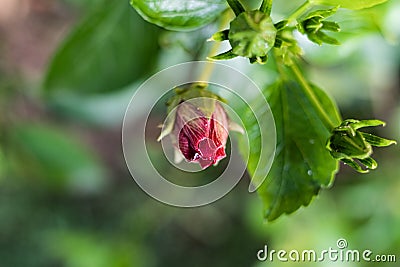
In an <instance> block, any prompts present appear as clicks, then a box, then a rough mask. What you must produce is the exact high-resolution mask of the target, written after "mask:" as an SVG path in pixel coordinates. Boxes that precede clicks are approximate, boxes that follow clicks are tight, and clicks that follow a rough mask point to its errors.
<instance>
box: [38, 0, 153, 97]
mask: <svg viewBox="0 0 400 267" xmlns="http://www.w3.org/2000/svg"><path fill="white" fill-rule="evenodd" d="M96 3H97V6H96V7H93V9H92V11H90V12H89V13H88V14H87V16H86V17H85V18H84V19H83V21H82V22H81V23H80V24H78V25H77V26H76V27H75V28H74V30H73V31H72V32H71V34H70V35H69V36H68V37H67V38H66V40H65V41H64V43H63V44H62V45H61V46H60V48H59V50H58V51H57V52H56V53H55V56H54V58H53V60H52V62H51V64H50V66H49V69H48V72H47V75H46V77H45V79H44V84H43V87H44V90H45V91H47V92H54V91H62V90H66V91H74V92H78V93H80V94H89V93H99V92H109V91H113V90H117V89H120V88H122V87H124V86H126V85H128V84H130V83H132V81H134V80H136V79H138V78H140V77H142V76H143V75H144V74H147V72H149V70H150V69H151V68H152V66H154V63H155V59H156V56H157V51H158V38H157V35H158V34H157V32H158V30H157V29H156V27H153V26H151V25H149V24H148V23H146V22H144V21H143V19H142V18H140V16H138V15H137V14H136V13H135V12H134V11H133V10H132V9H131V8H130V7H129V4H128V3H126V2H124V1H119V0H110V1H107V2H105V1H97V2H96Z"/></svg>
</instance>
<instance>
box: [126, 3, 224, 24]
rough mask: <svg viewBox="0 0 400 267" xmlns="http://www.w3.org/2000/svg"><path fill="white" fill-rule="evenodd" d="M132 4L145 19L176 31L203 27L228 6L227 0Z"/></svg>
mask: <svg viewBox="0 0 400 267" xmlns="http://www.w3.org/2000/svg"><path fill="white" fill-rule="evenodd" d="M131 5H132V6H133V7H134V8H135V9H136V10H137V11H138V13H139V14H140V15H141V16H142V17H143V18H144V19H145V20H147V21H149V22H151V23H154V24H156V25H158V26H161V27H163V28H165V29H168V30H175V31H190V30H195V29H198V28H200V27H203V26H205V25H207V24H209V23H211V22H212V21H213V20H215V19H216V18H217V17H218V16H219V15H220V14H221V13H222V12H223V11H224V10H225V9H226V8H227V5H226V1H225V0H190V1H182V0H161V1H154V0H131Z"/></svg>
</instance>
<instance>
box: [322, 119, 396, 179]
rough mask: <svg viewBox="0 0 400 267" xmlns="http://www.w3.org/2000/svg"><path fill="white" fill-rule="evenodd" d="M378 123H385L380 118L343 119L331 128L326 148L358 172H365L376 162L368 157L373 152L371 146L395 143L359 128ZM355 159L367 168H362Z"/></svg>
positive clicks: (375, 165)
mask: <svg viewBox="0 0 400 267" xmlns="http://www.w3.org/2000/svg"><path fill="white" fill-rule="evenodd" d="M379 125H385V123H384V122H383V121H380V120H361V121H359V120H354V119H347V120H344V121H343V122H342V123H341V124H340V125H339V126H338V127H336V128H335V129H333V131H332V135H331V137H330V138H329V139H328V142H327V148H328V150H329V152H330V153H331V155H332V156H333V157H334V158H336V159H339V160H341V161H343V162H344V163H346V164H347V165H349V166H351V167H352V168H354V169H355V170H356V171H358V172H361V173H365V172H368V169H376V168H377V167H378V163H377V162H376V161H375V160H374V159H373V158H371V157H370V156H371V154H372V152H373V151H372V146H377V147H384V146H390V145H392V144H396V141H394V140H389V139H385V138H382V137H379V136H376V135H372V134H369V133H364V132H361V131H359V129H360V128H364V127H370V126H379ZM355 160H357V161H358V163H361V164H362V165H364V166H365V167H366V168H367V169H363V168H362V167H361V166H360V164H358V163H357V162H356V161H355Z"/></svg>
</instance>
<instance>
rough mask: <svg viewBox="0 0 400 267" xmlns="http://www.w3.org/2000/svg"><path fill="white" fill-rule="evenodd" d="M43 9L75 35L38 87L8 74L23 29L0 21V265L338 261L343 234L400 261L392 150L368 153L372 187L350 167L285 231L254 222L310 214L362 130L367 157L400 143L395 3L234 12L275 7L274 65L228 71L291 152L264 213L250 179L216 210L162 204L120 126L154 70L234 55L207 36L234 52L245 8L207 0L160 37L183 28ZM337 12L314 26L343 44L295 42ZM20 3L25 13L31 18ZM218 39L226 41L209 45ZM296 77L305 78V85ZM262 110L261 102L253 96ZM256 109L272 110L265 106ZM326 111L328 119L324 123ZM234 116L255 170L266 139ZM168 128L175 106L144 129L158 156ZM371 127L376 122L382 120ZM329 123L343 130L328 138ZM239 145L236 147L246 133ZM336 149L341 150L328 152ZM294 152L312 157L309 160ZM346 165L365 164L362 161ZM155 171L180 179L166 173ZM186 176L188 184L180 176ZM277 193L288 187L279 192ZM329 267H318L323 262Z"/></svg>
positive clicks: (128, 11)
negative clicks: (323, 13)
mask: <svg viewBox="0 0 400 267" xmlns="http://www.w3.org/2000/svg"><path fill="white" fill-rule="evenodd" d="M8 2H10V3H12V1H8ZM30 2H32V3H33V2H35V1H30ZM38 2H40V3H36V2H35V4H32V6H31V7H32V10H36V9H40V8H42V5H43V3H50V4H53V3H54V7H55V9H56V10H57V12H61V14H62V15H61V16H59V17H61V18H62V19H65V20H67V21H68V22H69V20H70V19H71V13H70V12H72V14H73V16H72V17H73V18H75V17H78V23H76V24H75V25H73V26H71V27H72V31H71V33H70V34H69V35H68V36H67V37H66V39H65V40H64V41H63V42H62V43H61V44H60V46H59V47H58V48H57V49H56V51H55V53H54V56H53V59H52V62H51V63H50V64H49V66H48V70H47V71H46V72H45V73H44V74H43V83H42V84H39V83H38V81H37V80H35V79H32V77H31V76H29V75H24V73H23V72H21V70H19V69H18V70H16V69H15V67H14V66H9V65H5V64H7V58H9V57H10V56H12V55H13V54H14V53H15V50H14V49H15V48H17V47H18V46H19V44H18V45H15V43H12V45H13V46H12V48H13V49H7V48H9V47H7V46H6V44H7V42H8V39H7V38H10V37H9V36H5V35H3V32H4V31H6V30H7V29H8V30H10V31H11V32H13V33H14V34H16V33H18V32H17V31H16V30H15V28H14V27H15V25H14V26H13V25H12V24H11V23H10V24H8V23H7V24H4V25H6V26H7V27H4V28H3V27H2V29H1V31H0V36H1V38H2V43H1V45H0V55H1V58H2V59H4V60H1V61H0V111H1V112H0V113H1V115H0V219H1V220H0V259H1V261H0V265H1V266H16V267H19V266H21V267H22V266H32V267H39V266H40V267H47V266H49V267H50V266H67V267H68V266H71V267H72V266H73V267H76V266H118V267H131V266H150V267H151V266H157V267H158V266H187V265H190V266H207V265H209V266H222V267H224V266H226V267H228V266H229V267H231V266H254V267H260V266H265V265H266V266H269V265H270V263H268V262H266V263H265V264H264V263H261V262H258V261H257V259H256V253H257V251H258V250H259V249H261V248H262V247H263V246H264V245H268V248H271V249H281V248H283V249H288V250H291V249H297V250H301V249H310V248H326V249H328V247H335V242H336V240H337V239H338V238H339V237H344V238H346V239H347V240H348V242H349V247H351V248H352V249H364V248H367V249H371V250H372V251H373V252H374V253H382V254H396V255H400V254H399V253H400V249H399V248H400V228H399V227H398V226H399V225H400V216H399V209H398V203H399V202H400V191H399V190H400V183H399V179H398V176H399V175H398V174H399V173H400V169H399V164H398V162H399V160H400V158H399V155H400V154H399V151H398V146H391V147H389V148H387V149H385V150H380V149H376V151H375V149H374V152H375V153H376V154H374V158H375V159H377V161H378V162H379V168H378V169H377V170H375V171H371V172H369V173H368V174H366V175H356V174H357V173H356V172H354V171H353V170H352V169H351V168H347V167H344V168H342V169H341V172H339V173H338V174H336V181H335V186H334V187H333V188H331V189H330V190H319V191H320V195H319V196H318V201H315V202H314V203H313V205H310V206H309V207H307V209H305V210H302V211H301V212H296V213H293V214H292V215H291V216H281V217H280V219H279V220H277V221H276V222H275V223H268V224H263V222H262V220H260V217H261V216H260V213H261V212H260V211H261V210H263V214H264V216H265V217H266V219H267V220H273V219H274V218H276V217H277V216H279V214H281V213H282V214H283V213H285V212H286V213H287V212H291V211H293V210H295V209H297V208H298V207H300V206H301V205H307V204H308V202H309V201H310V200H311V199H313V198H315V195H314V193H317V192H316V191H318V189H319V188H324V187H326V186H329V185H331V184H332V182H333V179H332V175H333V173H335V171H336V167H337V166H338V162H339V160H343V159H345V160H346V157H347V156H354V154H353V152H354V151H353V150H352V149H351V150H350V151H349V150H347V149H348V148H349V147H348V146H346V147H345V148H346V150H345V151H344V152H346V153H345V154H335V153H332V152H333V149H334V148H336V149H337V148H338V146H336V144H341V142H343V139H345V141H346V142H347V141H348V139H347V137H349V139H351V133H352V132H354V131H356V134H355V136H356V137H357V138H356V139H357V141H358V142H360V143H361V144H362V145H363V146H364V147H368V145H367V144H366V143H369V145H371V146H378V145H387V144H389V143H391V141H390V140H389V141H385V142H383V141H382V140H383V139H380V138H379V137H377V136H378V135H382V136H392V137H394V136H396V135H397V137H396V138H394V139H398V127H399V125H398V122H399V121H400V109H399V106H398V103H399V101H398V100H399V99H398V85H397V86H396V85H395V81H396V80H397V79H398V75H397V70H398V68H399V62H400V54H399V51H400V50H399V49H398V46H389V45H387V43H386V40H384V39H383V38H382V37H385V38H387V40H392V41H393V40H396V38H397V40H398V38H399V37H400V31H399V28H398V26H397V25H400V21H399V16H398V11H399V10H400V3H399V1H395V0H392V1H387V2H386V3H384V4H382V5H379V6H375V5H376V4H378V3H383V2H385V1H373V0H371V1H365V0H363V1H338V0H310V1H308V2H306V4H305V5H302V4H303V2H304V1H302V0H294V1H281V0H275V1H274V2H273V8H272V6H271V5H269V4H268V1H263V2H262V3H261V1H259V0H248V1H242V4H241V7H240V6H236V9H239V12H240V13H242V12H245V11H252V10H253V9H254V8H257V7H258V8H259V11H262V12H267V11H268V10H270V11H271V16H270V18H271V20H272V22H273V26H274V27H275V28H276V38H275V43H274V45H273V48H271V49H270V50H269V52H268V59H266V58H260V59H259V60H258V61H257V60H256V61H255V62H261V63H264V62H265V63H266V64H265V65H259V64H253V65H249V64H248V63H249V62H248V60H247V59H245V60H243V58H240V57H237V56H236V55H234V54H230V56H231V57H236V58H235V59H234V60H232V61H224V64H229V65H232V66H235V67H237V68H239V69H241V70H242V71H243V72H245V73H246V74H247V75H248V76H250V77H251V78H252V79H254V80H255V81H256V82H257V83H258V84H259V85H260V86H262V87H263V88H264V90H263V93H264V95H265V97H266V98H267V99H268V101H269V102H270V104H271V109H273V110H272V111H273V114H274V116H275V120H276V123H277V131H278V136H277V137H278V141H279V143H278V144H280V145H281V148H282V149H281V150H278V152H279V151H282V152H285V153H286V154H282V153H280V154H277V156H276V160H275V162H274V165H273V168H272V171H271V173H270V174H269V176H268V177H267V180H266V182H265V183H264V184H263V185H262V186H261V187H260V189H259V190H258V193H259V195H260V198H261V199H262V200H263V201H262V203H261V202H260V201H259V200H258V199H257V197H255V196H252V195H249V194H247V192H246V188H247V186H248V185H247V184H246V183H245V182H243V183H240V184H239V185H238V190H233V191H232V192H231V193H230V194H228V195H227V196H226V197H224V198H223V199H221V200H219V201H218V202H216V203H215V204H213V205H208V206H206V207H202V208H196V209H176V208H173V207H169V206H166V205H162V204H160V203H158V202H157V201H154V200H152V199H151V198H149V197H148V196H147V195H146V194H145V193H143V191H142V190H141V189H140V188H139V187H138V186H135V183H134V182H133V181H132V180H131V177H130V175H129V173H128V171H127V169H126V166H125V165H124V159H123V157H122V155H121V148H120V143H121V140H120V125H121V121H122V117H123V111H124V109H125V107H126V105H127V103H128V101H129V98H130V97H131V95H132V93H133V92H134V91H135V90H136V88H137V87H138V85H139V84H140V83H141V82H142V81H143V80H144V79H146V78H147V77H148V75H149V74H151V73H152V72H154V71H156V70H158V69H161V68H164V67H165V66H170V65H172V64H174V63H177V62H182V61H187V60H193V59H196V60H198V59H205V58H206V57H207V56H209V57H212V56H214V55H216V54H218V53H219V52H223V51H226V50H229V49H230V48H229V46H230V44H228V43H227V44H226V46H224V47H222V48H221V49H220V50H221V51H216V49H214V48H210V46H213V47H214V45H215V44H217V45H218V44H219V43H217V42H208V43H207V42H205V40H206V39H207V38H208V37H210V36H213V39H214V40H215V41H223V40H227V42H228V39H227V38H228V36H229V34H228V33H229V29H228V27H230V25H229V23H228V21H229V20H234V19H235V17H234V15H235V12H233V11H231V10H227V9H228V6H229V4H226V2H225V1H213V2H212V3H213V4H214V5H215V6H217V8H216V9H208V10H209V11H210V13H207V14H198V15H196V16H194V18H196V19H195V20H192V21H191V23H190V24H189V23H188V24H186V22H185V21H184V20H183V18H184V15H179V14H177V16H174V17H173V18H174V19H173V20H169V22H170V21H175V19H176V18H177V19H179V20H180V21H178V22H177V24H173V23H172V24H171V25H169V26H167V25H161V26H163V27H164V28H167V27H169V28H170V29H179V31H182V30H183V32H175V31H169V30H165V29H162V28H158V27H156V26H154V25H150V23H148V22H146V21H144V20H143V19H142V18H141V17H140V15H138V14H137V13H136V12H135V11H134V10H133V9H132V8H130V6H129V3H127V1H116V0H114V1H103V0H86V1H78V0H62V1H61V0H59V1H38ZM137 2H139V1H137ZM141 2H142V3H145V2H147V3H150V1H141ZM158 2H160V1H158ZM168 2H172V1H168ZM184 2H185V3H186V2H189V1H184ZM190 2H192V3H194V2H199V3H200V2H201V3H205V2H207V4H209V3H211V2H210V1H209V0H207V1H190ZM229 2H230V3H231V6H232V4H234V1H229ZM21 3H23V1H22V2H21ZM24 3H25V2H24ZM179 3H182V1H179ZM261 4H263V5H261ZM338 5H340V8H338V9H337V10H336V13H335V14H332V16H331V17H329V18H326V19H325V18H324V19H321V20H320V21H319V23H318V24H315V25H321V23H322V25H326V23H325V24H324V22H326V21H327V20H329V21H332V22H334V23H336V24H337V25H338V26H340V29H341V31H340V32H337V31H330V32H329V36H331V37H332V38H335V39H336V40H338V41H340V43H341V45H340V46H329V45H328V44H327V43H322V45H321V46H318V45H316V44H315V43H312V42H308V40H305V39H306V38H307V34H305V35H302V34H298V33H297V31H299V30H300V29H301V28H299V23H303V22H304V21H305V20H307V17H310V16H311V14H312V12H315V11H318V10H331V9H332V8H336V7H337V6H338ZM6 6H7V5H5V6H3V8H4V10H5V7H6ZM181 6H182V5H181ZM209 6H212V5H209ZM23 7H24V6H22V5H21V10H23V12H28V11H27V10H26V9H24V8H23ZM60 7H61V8H60ZM261 7H262V8H261ZM298 7H299V8H298ZM296 8H298V9H296ZM343 8H348V9H351V10H345V9H343ZM360 9H361V10H360ZM32 10H30V11H29V12H33V11H32ZM225 10H226V11H225ZM354 10H355V11H354ZM138 11H139V12H138V13H140V14H141V15H143V16H145V14H144V13H143V12H141V11H140V10H138ZM158 11H160V12H158ZM197 11H198V10H197ZM215 11H217V12H215ZM74 12H76V13H74ZM1 13H2V14H3V13H4V12H1ZM2 14H0V15H2ZM38 14H39V15H38ZM38 14H37V13H36V16H39V17H41V18H42V17H43V19H44V20H43V21H44V22H45V23H43V21H42V20H41V24H40V27H41V28H40V29H41V30H43V31H37V29H36V30H32V28H31V26H32V25H31V22H32V18H33V17H34V16H35V13H29V16H28V17H29V20H28V23H29V24H28V25H27V24H22V25H25V26H26V28H27V29H28V30H29V31H30V32H31V34H32V35H35V34H36V35H37V33H38V32H39V33H40V38H46V35H45V34H43V35H42V34H41V33H42V32H43V33H44V32H45V30H46V29H47V27H48V26H49V25H51V24H52V23H53V21H54V19H55V18H59V17H57V16H52V17H49V16H47V15H46V12H44V13H43V10H42V11H40V12H38ZM163 14H164V11H163V10H157V14H156V17H155V18H154V19H157V20H158V21H161V23H164V22H165V21H166V20H165V19H164V18H163V17H164V16H163ZM191 14H196V13H191ZM203 15H204V16H205V17H199V16H203ZM1 18H2V19H3V17H1ZM13 18H14V19H15V20H16V21H17V22H18V24H20V23H24V22H23V16H21V15H18V16H14V17H13ZM203 18H206V19H203ZM277 18H279V19H282V20H276V19H277ZM2 22H3V20H2ZM127 22H130V23H127ZM25 23H26V21H25ZM158 25H159V26H160V24H158ZM331 25H333V24H331ZM2 26H3V24H2ZM328 26H329V25H328ZM325 27H326V26H325ZM325 29H326V28H325ZM325 29H323V31H324V32H325ZM215 32H218V33H219V34H216V35H213V33H215ZM14 34H13V35H14ZM26 34H27V33H26V32H24V34H21V36H24V35H26ZM60 34H61V35H62V34H63V32H54V34H53V36H54V35H56V36H59V35H60ZM17 36H18V38H20V37H21V36H20V35H18V34H17ZM3 37H5V38H4V39H3ZM30 42H31V40H30V39H29V38H28V41H27V42H26V43H25V45H27V44H28V46H22V47H24V48H31V47H30ZM51 44H52V42H51V41H49V42H48V43H47V45H49V47H48V49H49V50H53V47H51ZM14 46H15V47H14ZM30 50H32V49H26V51H25V50H24V53H23V54H22V55H23V56H24V62H25V61H29V60H30V58H31V57H30V56H29V55H30V54H29V51H30ZM25 52H26V53H27V54H25ZM31 53H34V54H35V55H36V56H37V55H38V54H40V53H37V51H33V52H31ZM26 55H27V56H26ZM222 58H223V57H222ZM35 66H36V65H35ZM279 68H282V69H281V70H280V69H279ZM296 70H298V71H300V74H301V76H299V75H296V73H297V74H299V73H298V71H296ZM316 84H318V86H317V85H316ZM40 85H42V86H41V88H39V87H40ZM321 88H323V89H324V90H322V89H321ZM38 89H43V91H41V90H38ZM42 93H43V94H42ZM293 95H294V96H296V97H292V96H293ZM221 96H223V95H221ZM330 96H333V97H334V98H335V99H336V100H338V104H339V107H340V111H341V114H342V115H343V117H344V118H348V117H350V118H359V119H358V120H354V119H352V120H350V121H349V120H343V121H342V120H341V118H340V116H339V115H338V108H337V107H336V106H335V103H334V101H333V100H332V99H331V97H330ZM227 99H228V98H227ZM313 99H316V100H317V101H316V102H314V101H313ZM144 101H146V100H144ZM254 101H255V102H256V104H257V99H255V100H254ZM256 106H257V107H258V108H259V110H261V111H263V112H268V110H267V109H266V108H265V106H262V105H256ZM321 108H322V110H326V116H324V115H323V113H321V110H320V109H321ZM289 114H290V115H289ZM139 115H140V114H138V116H139ZM240 115H241V117H242V118H245V120H244V124H245V126H246V130H247V132H248V134H249V136H250V137H251V142H252V147H251V151H250V152H251V155H250V161H249V163H248V171H249V173H250V174H253V173H252V170H253V169H255V167H256V164H257V163H258V162H259V159H257V153H258V152H257V149H259V147H258V146H257V144H258V142H259V140H258V138H259V136H260V132H259V131H258V130H257V127H254V125H255V126H256V124H255V122H254V121H253V116H252V115H251V111H250V110H248V111H246V112H243V114H240ZM164 116H165V107H164V106H163V107H162V108H159V107H157V108H156V109H155V118H154V119H153V120H151V121H150V122H149V124H150V125H149V126H150V127H149V129H150V130H149V132H150V133H149V134H150V137H151V138H152V139H151V140H153V141H150V144H149V146H148V147H149V149H153V151H152V152H155V154H156V155H158V156H159V150H158V146H159V144H158V143H156V141H155V139H156V138H157V135H158V134H159V129H157V128H156V125H157V124H158V123H159V122H161V121H162V119H163V117H164ZM373 116H377V117H379V118H381V119H384V120H386V121H387V122H388V124H387V125H388V126H387V127H385V128H383V127H374V128H372V129H371V128H366V130H364V129H360V128H358V127H356V128H357V129H353V128H354V127H353V126H354V123H356V121H361V122H363V121H364V120H363V119H364V118H365V119H368V118H371V117H373ZM329 121H331V123H329ZM373 122H375V123H374V124H375V125H378V124H381V122H380V121H378V120H374V121H373ZM330 124H332V125H333V127H330V126H329V128H330V130H328V127H327V125H330ZM309 125H312V127H309ZM292 126H293V127H292ZM353 130H354V131H353ZM367 130H368V132H367ZM344 133H345V134H346V136H345V135H343V134H344ZM349 134H350V135H349ZM310 135H313V136H312V138H311V136H310ZM360 135H361V136H360ZM287 136H289V137H290V138H289V139H288V138H287ZM338 136H339V137H340V138H337V137H338ZM233 137H237V136H233ZM132 138H136V136H133V137H132ZM238 138H239V139H238V140H241V139H240V138H241V136H238ZM328 139H329V140H331V141H332V142H331V143H329V142H328V143H325V142H326V141H327V140H328ZM307 142H308V143H307ZM382 142H383V143H382ZM297 144H298V145H297ZM332 144H335V145H332ZM283 145H284V146H283ZM325 145H328V147H327V148H326V147H325ZM340 147H341V146H340ZM300 148H301V150H302V151H305V152H306V153H305V154H302V153H299V152H298V151H299V150H300ZM353 148H354V147H353ZM342 152H343V151H342ZM349 152H350V154H349ZM358 152H359V151H358ZM382 152H385V153H382ZM331 154H334V155H333V157H332V156H331ZM361 154H363V153H361ZM367 154H369V153H367ZM284 155H286V157H283V156H284ZM359 155H360V154H357V155H356V156H359ZM350 158H352V159H354V160H355V162H359V161H358V159H357V158H356V157H350ZM304 159H306V161H307V162H310V164H311V165H307V164H306V163H305V162H304ZM263 160H264V159H263ZM302 160H303V161H302ZM261 162H262V161H261ZM359 163H361V162H359ZM366 163H368V164H370V163H371V162H370V161H369V162H366ZM310 166H311V169H310V168H309V167H310ZM357 166H358V165H357ZM370 166H373V165H370ZM157 167H159V169H161V170H164V171H165V172H170V171H171V167H170V166H169V165H166V164H164V163H163V162H162V161H160V166H157ZM216 169H217V168H209V169H207V170H206V171H205V172H201V173H198V178H199V179H198V180H199V181H204V180H205V179H208V178H209V177H208V175H211V174H213V173H215V172H216ZM309 170H311V172H308V171H309ZM281 172H283V175H282V174H281ZM204 173H205V174H204ZM310 173H311V175H309V174H310ZM206 175H207V176H206ZM180 178H182V179H185V178H187V177H186V174H185V175H182V177H180ZM245 178H248V177H245ZM256 178H257V177H254V178H253V179H256ZM244 180H245V181H246V179H244ZM280 182H282V183H286V186H285V187H282V189H284V190H281V191H279V190H278V185H279V183H280ZM299 188H301V192H300V191H298V189H299ZM297 193H301V194H298V195H296V194H297ZM302 193H304V194H302ZM293 195H295V197H291V196H293ZM272 199H274V200H275V201H274V200H272ZM262 205H263V206H264V209H262ZM221 248H223V249H221ZM183 259H184V260H183ZM397 261H398V259H397ZM326 264H327V263H326V262H316V263H315V266H326ZM360 264H362V265H363V266H367V267H369V266H371V267H372V266H376V262H370V263H367V262H364V263H354V264H353V263H348V264H347V265H348V266H359V265H360ZM273 265H274V266H285V267H286V266H298V263H290V262H274V264H273ZM386 265H387V266H396V263H392V264H391V263H387V264H386Z"/></svg>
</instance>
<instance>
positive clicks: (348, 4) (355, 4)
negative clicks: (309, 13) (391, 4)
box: [310, 0, 387, 10]
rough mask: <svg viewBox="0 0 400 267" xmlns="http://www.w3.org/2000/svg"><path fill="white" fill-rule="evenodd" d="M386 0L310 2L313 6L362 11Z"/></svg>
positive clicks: (320, 0)
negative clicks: (338, 7)
mask: <svg viewBox="0 0 400 267" xmlns="http://www.w3.org/2000/svg"><path fill="white" fill-rule="evenodd" d="M386 1H387V0H311V1H310V2H311V3H313V4H315V5H329V6H340V7H342V8H348V9H354V10H357V9H364V8H369V7H373V6H375V5H379V4H382V3H385V2H386Z"/></svg>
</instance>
